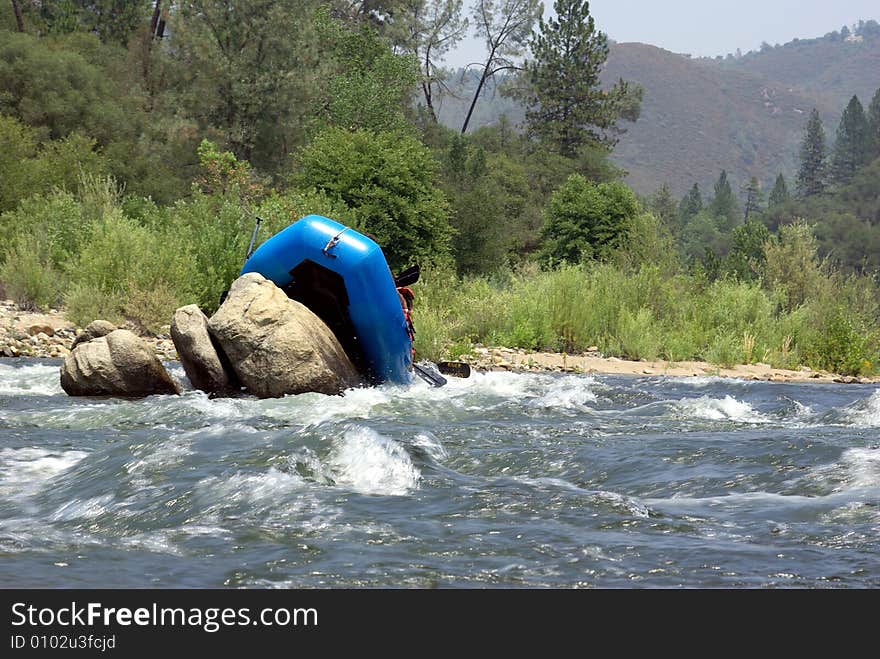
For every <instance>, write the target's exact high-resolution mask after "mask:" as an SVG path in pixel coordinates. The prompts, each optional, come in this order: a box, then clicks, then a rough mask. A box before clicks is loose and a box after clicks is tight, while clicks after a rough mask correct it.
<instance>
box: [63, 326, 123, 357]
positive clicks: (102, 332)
mask: <svg viewBox="0 0 880 659" xmlns="http://www.w3.org/2000/svg"><path fill="white" fill-rule="evenodd" d="M115 329H116V325H114V324H113V323H111V322H110V321H107V320H93V321H92V322H90V323H89V324H88V325H86V327H85V329H84V330H83V331H82V333H81V334H78V335H77V337H76V338H75V339H74V340H73V345H71V346H70V348H71V350H72V349H73V348H76V347H77V346H78V345H79V344H80V343H86V342H87V341H91V340H92V339H97V338H98V337H101V336H107V335H108V334H109V333H110V332H112V331H114V330H115Z"/></svg>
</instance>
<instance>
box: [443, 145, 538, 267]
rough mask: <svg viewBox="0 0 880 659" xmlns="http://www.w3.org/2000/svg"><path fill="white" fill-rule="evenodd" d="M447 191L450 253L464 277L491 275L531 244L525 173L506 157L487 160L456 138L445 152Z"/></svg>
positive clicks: (527, 188)
mask: <svg viewBox="0 0 880 659" xmlns="http://www.w3.org/2000/svg"><path fill="white" fill-rule="evenodd" d="M446 155H447V158H446V167H445V170H446V171H445V172H444V174H445V176H444V178H445V180H446V185H445V187H444V189H445V191H446V194H447V197H448V198H449V201H450V206H451V213H450V223H451V224H452V226H453V228H454V229H455V230H456V234H455V236H454V238H453V240H452V251H453V256H454V257H455V261H456V263H457V264H458V269H459V271H460V272H463V273H488V272H491V271H493V270H495V269H496V268H498V267H499V266H502V265H506V264H508V263H509V262H510V261H512V260H513V259H514V253H515V252H516V250H517V249H521V248H522V246H523V245H524V244H525V243H526V242H527V241H528V239H529V227H528V226H527V218H528V214H527V206H528V204H529V201H530V199H529V182H528V180H527V178H526V168H525V167H524V166H523V164H522V163H520V162H516V161H515V160H514V159H513V158H510V157H509V156H507V155H504V154H493V155H491V156H487V155H486V152H485V150H484V149H483V148H482V147H476V148H472V147H469V146H468V143H467V138H466V137H464V136H456V137H455V138H453V140H452V143H451V146H450V148H449V150H448V152H447V154H446Z"/></svg>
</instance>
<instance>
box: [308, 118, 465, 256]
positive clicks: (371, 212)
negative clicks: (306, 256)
mask: <svg viewBox="0 0 880 659" xmlns="http://www.w3.org/2000/svg"><path fill="white" fill-rule="evenodd" d="M299 160H300V165H301V171H300V172H299V174H298V175H297V177H296V181H297V183H298V184H299V185H300V187H303V188H314V189H316V190H319V191H321V192H323V193H324V194H325V195H326V196H327V198H328V199H330V200H332V201H333V202H334V203H336V204H341V205H343V206H344V207H345V208H347V209H349V211H350V214H351V217H352V220H353V223H354V225H355V226H356V228H357V229H358V230H361V231H364V232H366V233H367V234H369V235H371V236H374V237H375V239H376V241H377V242H378V243H379V244H380V245H381V246H382V249H383V251H384V252H385V256H386V258H387V259H388V263H389V265H390V266H391V268H392V269H393V270H398V269H402V268H405V267H407V266H408V265H411V264H412V262H413V261H416V262H428V261H443V260H444V259H446V258H448V256H449V242H450V239H451V237H452V228H451V227H450V225H449V220H448V215H449V205H448V202H447V200H446V197H445V195H444V194H443V192H442V191H441V190H440V189H439V188H438V187H437V181H436V177H437V170H438V165H437V162H436V161H435V160H434V158H433V157H432V156H431V153H430V151H428V149H427V148H425V147H424V146H423V145H422V144H421V143H420V142H419V141H418V140H416V139H415V138H413V137H411V136H409V135H407V134H399V133H379V134H376V133H372V132H370V131H367V130H357V131H354V132H348V131H345V130H342V129H339V128H330V129H328V130H326V131H324V132H322V133H320V134H318V135H317V136H316V137H315V139H314V141H313V142H312V143H311V144H310V145H309V146H308V147H306V148H305V149H304V150H303V151H302V152H301V154H300V158H299Z"/></svg>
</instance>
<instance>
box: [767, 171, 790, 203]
mask: <svg viewBox="0 0 880 659" xmlns="http://www.w3.org/2000/svg"><path fill="white" fill-rule="evenodd" d="M789 199H790V196H789V194H788V186H787V185H786V183H785V177H784V176H783V175H782V173H781V172H780V173H779V174H778V175H777V176H776V182H775V183H774V184H773V189H772V190H771V191H770V196H769V197H768V198H767V204H768V206H770V207H771V208H772V207H773V206H780V205H782V204H784V203H786V202H788V200H789Z"/></svg>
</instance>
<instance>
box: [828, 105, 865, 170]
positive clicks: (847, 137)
mask: <svg viewBox="0 0 880 659" xmlns="http://www.w3.org/2000/svg"><path fill="white" fill-rule="evenodd" d="M867 140H868V120H867V118H866V117H865V110H864V108H863V107H862V104H861V102H860V101H859V97H858V96H855V95H854V96H853V97H852V98H851V99H850V100H849V104H847V106H846V109H845V110H844V111H843V115H841V117H840V124H838V126H837V139H836V140H835V141H834V152H833V155H832V158H831V180H832V182H834V183H836V184H837V185H845V184H847V183H849V182H850V181H851V180H852V177H853V175H854V174H855V173H856V170H858V169H859V167H861V166H862V165H863V164H864V163H865V160H866V158H867V155H868V152H867Z"/></svg>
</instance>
